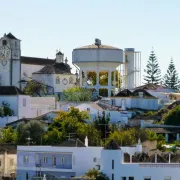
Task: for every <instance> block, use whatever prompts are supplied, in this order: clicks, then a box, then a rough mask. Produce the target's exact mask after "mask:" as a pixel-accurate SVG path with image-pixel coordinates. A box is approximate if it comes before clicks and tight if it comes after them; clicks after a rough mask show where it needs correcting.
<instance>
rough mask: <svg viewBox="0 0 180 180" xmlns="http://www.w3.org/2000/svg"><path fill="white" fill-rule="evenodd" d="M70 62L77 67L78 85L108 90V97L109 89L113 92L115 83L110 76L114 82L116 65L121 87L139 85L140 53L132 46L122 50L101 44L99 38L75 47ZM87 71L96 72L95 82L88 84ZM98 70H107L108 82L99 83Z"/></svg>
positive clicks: (130, 87) (97, 89) (129, 87)
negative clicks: (85, 44)
mask: <svg viewBox="0 0 180 180" xmlns="http://www.w3.org/2000/svg"><path fill="white" fill-rule="evenodd" d="M72 63H73V64H74V65H75V66H76V67H77V69H79V78H80V87H86V88H92V89H96V91H97V92H98V94H99V90H100V89H107V90H108V97H110V96H111V90H113V91H114V92H115V88H116V87H115V85H114V84H113V83H112V76H114V77H113V80H114V82H116V73H115V72H116V70H117V68H118V67H120V69H119V73H120V77H121V79H122V86H121V88H122V89H125V88H126V89H133V88H135V87H137V86H140V84H141V83H140V77H141V74H140V70H141V68H140V66H141V53H140V52H136V51H135V49H134V48H126V49H125V50H124V51H123V50H122V49H119V48H117V47H113V46H108V45H103V44H102V43H101V40H100V39H95V43H94V44H91V45H87V46H82V47H79V48H75V49H74V50H73V52H72ZM88 72H96V84H95V85H93V86H92V85H91V86H89V85H88V83H87V79H88V78H87V75H88ZM100 72H108V84H107V85H101V84H100V81H99V80H100V78H101V77H100V76H99V74H100ZM83 75H84V77H83Z"/></svg>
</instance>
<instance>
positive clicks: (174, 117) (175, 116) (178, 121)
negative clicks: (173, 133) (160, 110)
mask: <svg viewBox="0 0 180 180" xmlns="http://www.w3.org/2000/svg"><path fill="white" fill-rule="evenodd" d="M163 121H164V124H166V125H174V126H180V106H175V107H174V108H173V109H171V110H169V111H168V113H166V114H164V116H163Z"/></svg>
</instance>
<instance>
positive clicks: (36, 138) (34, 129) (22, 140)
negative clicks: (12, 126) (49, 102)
mask: <svg viewBox="0 0 180 180" xmlns="http://www.w3.org/2000/svg"><path fill="white" fill-rule="evenodd" d="M44 132H45V128H44V126H43V125H42V123H41V122H40V121H38V120H31V121H29V122H28V123H20V124H19V125H18V126H17V133H18V143H19V144H27V142H28V140H27V138H30V142H31V143H32V144H36V145H40V144H41V142H42V137H43V134H44Z"/></svg>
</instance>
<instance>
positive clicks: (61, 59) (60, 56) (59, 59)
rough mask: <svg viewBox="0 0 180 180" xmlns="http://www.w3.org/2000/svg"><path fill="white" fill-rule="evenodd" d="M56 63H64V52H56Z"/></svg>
mask: <svg viewBox="0 0 180 180" xmlns="http://www.w3.org/2000/svg"><path fill="white" fill-rule="evenodd" d="M56 63H64V54H63V53H62V52H61V51H59V52H57V53H56Z"/></svg>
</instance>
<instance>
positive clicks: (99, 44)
mask: <svg viewBox="0 0 180 180" xmlns="http://www.w3.org/2000/svg"><path fill="white" fill-rule="evenodd" d="M95 45H96V46H98V48H99V46H101V40H100V39H98V38H96V39H95Z"/></svg>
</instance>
